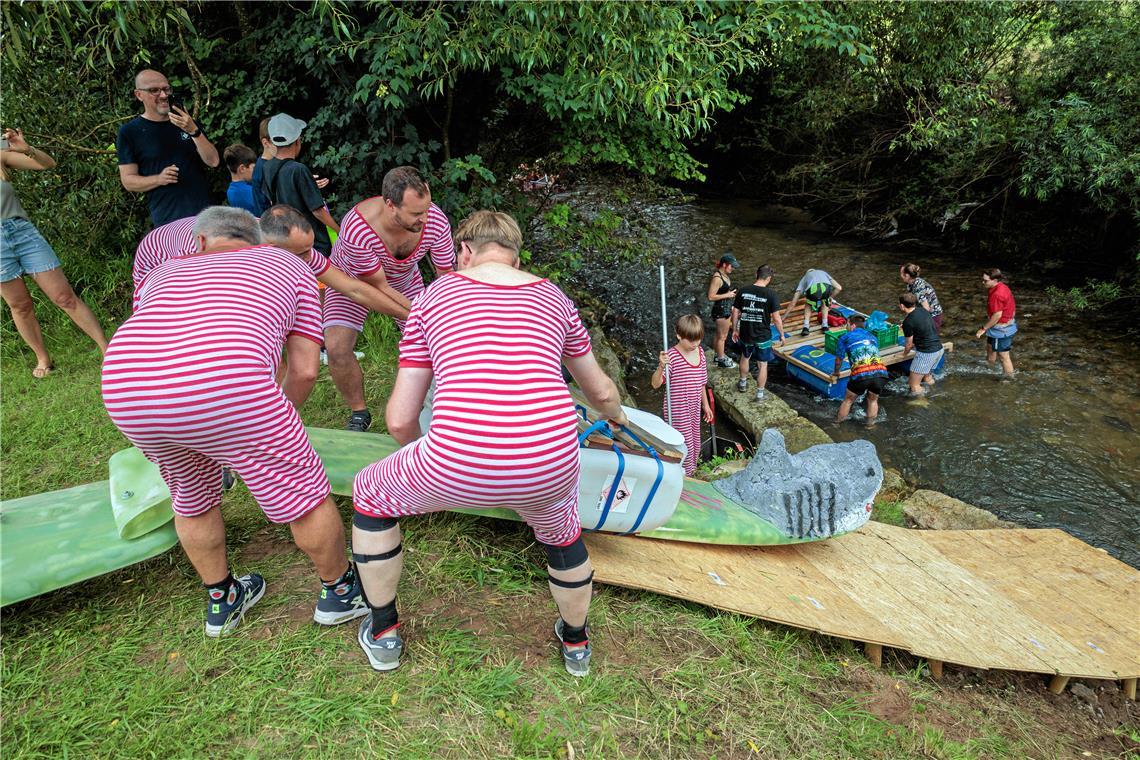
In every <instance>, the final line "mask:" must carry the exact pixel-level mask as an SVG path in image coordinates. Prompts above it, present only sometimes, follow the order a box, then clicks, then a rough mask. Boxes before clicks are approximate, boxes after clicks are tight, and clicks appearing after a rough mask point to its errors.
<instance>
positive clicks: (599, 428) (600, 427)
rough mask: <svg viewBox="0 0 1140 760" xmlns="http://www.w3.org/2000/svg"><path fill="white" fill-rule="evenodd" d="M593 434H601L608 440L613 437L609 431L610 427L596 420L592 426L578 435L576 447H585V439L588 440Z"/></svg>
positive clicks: (603, 421)
mask: <svg viewBox="0 0 1140 760" xmlns="http://www.w3.org/2000/svg"><path fill="white" fill-rule="evenodd" d="M594 433H602V434H604V435H605V436H606V437H607V438H610V439H612V438H613V437H614V434H613V433H612V432H611V431H610V426H609V425H608V424H607V423H606V421H605V420H598V421H597V422H595V423H594V424H593V425H590V427H588V428H586V429H585V430H583V431H582V432H581V433H579V434H578V445H579V446H585V445H586V439H587V438H589V437H590V436H591V435H593V434H594Z"/></svg>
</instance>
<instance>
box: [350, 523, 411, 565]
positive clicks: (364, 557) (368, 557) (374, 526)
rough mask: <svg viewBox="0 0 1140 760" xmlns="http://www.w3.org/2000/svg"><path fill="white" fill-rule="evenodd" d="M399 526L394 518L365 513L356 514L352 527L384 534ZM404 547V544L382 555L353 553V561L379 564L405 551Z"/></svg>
mask: <svg viewBox="0 0 1140 760" xmlns="http://www.w3.org/2000/svg"><path fill="white" fill-rule="evenodd" d="M397 525H398V523H397V522H396V519H395V518H394V517H374V516H373V515H366V514H364V513H363V512H354V513H353V515H352V527H354V528H359V529H360V530H363V531H367V532H369V533H383V532H384V531H386V530H391V529H392V528H395V527H396V526H397ZM403 547H404V545H403V544H397V545H396V548H395V549H392V550H391V551H386V552H383V553H381V554H357V553H356V552H353V553H352V561H353V562H379V561H380V560H385V559H392V558H393V557H395V556H396V555H398V554H399V553H400V552H401V551H403Z"/></svg>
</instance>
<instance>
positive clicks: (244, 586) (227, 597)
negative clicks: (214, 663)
mask: <svg viewBox="0 0 1140 760" xmlns="http://www.w3.org/2000/svg"><path fill="white" fill-rule="evenodd" d="M264 595H265V579H264V578H262V577H261V576H260V575H258V574H257V573H250V574H249V575H243V576H242V577H240V578H235V579H234V582H233V583H231V584H230V588H229V591H221V590H217V589H213V590H211V591H210V592H209V593H207V594H206V635H207V636H210V637H212V638H217V637H218V636H221V635H222V634H225V633H229V632H231V631H233V629H235V628H237V627H238V623H240V622H241V619H242V616H243V615H245V612H246V610H248V609H249V608H250V607H252V606H253V605H255V604H257V602H258V600H259V599H261V597H262V596H264Z"/></svg>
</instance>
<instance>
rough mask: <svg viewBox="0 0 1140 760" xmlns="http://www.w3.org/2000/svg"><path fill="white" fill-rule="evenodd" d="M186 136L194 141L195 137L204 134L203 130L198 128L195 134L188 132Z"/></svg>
mask: <svg viewBox="0 0 1140 760" xmlns="http://www.w3.org/2000/svg"><path fill="white" fill-rule="evenodd" d="M186 134H187V135H188V136H189V137H190V139H191V140H193V139H194V138H195V137H197V136H198V135H200V134H202V128H201V127H198V128H197V129H195V130H194V131H193V132H187V133H186Z"/></svg>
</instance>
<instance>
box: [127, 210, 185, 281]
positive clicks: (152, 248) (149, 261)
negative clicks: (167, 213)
mask: <svg viewBox="0 0 1140 760" xmlns="http://www.w3.org/2000/svg"><path fill="white" fill-rule="evenodd" d="M196 221H198V217H196V216H188V217H186V218H185V219H175V220H174V221H173V222H168V223H166V224H163V225H161V226H159V227H155V228H154V229H153V230H151V231H150V232H148V233H146V235H144V236H143V239H142V240H140V241H139V247H138V248H137V249H136V250H135V263H134V266H132V267H131V280H132V281H133V282H134V284H135V290H136V291H137V290H138V289H139V285H141V284H142V281H143V278H145V277H146V276H147V273H148V272H150V271H151V270H152V269H154V268H155V267H157V266H159V265H160V264H165V263H166V262H167V261H170V260H171V259H173V258H175V257H177V256H183V255H185V254H187V253H194V250H195V245H194V223H195V222H196Z"/></svg>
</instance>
